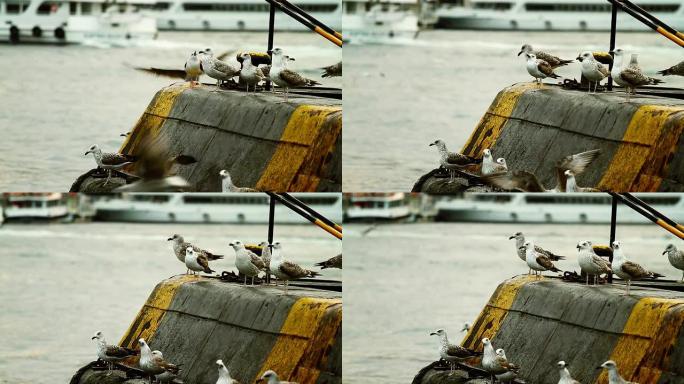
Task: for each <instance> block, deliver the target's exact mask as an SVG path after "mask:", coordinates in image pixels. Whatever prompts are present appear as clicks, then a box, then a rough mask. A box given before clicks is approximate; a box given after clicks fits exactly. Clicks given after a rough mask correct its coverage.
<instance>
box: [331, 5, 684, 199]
mask: <svg viewBox="0 0 684 384" xmlns="http://www.w3.org/2000/svg"><path fill="white" fill-rule="evenodd" d="M621 16H624V15H622V14H621ZM625 17H626V16H625ZM609 38H610V33H608V32H518V31H504V32H493V31H446V30H433V31H422V32H421V33H420V35H419V36H418V38H417V39H416V40H415V41H413V42H410V43H408V44H387V45H353V44H351V45H347V46H345V48H344V49H345V54H344V57H345V66H346V68H347V70H346V72H345V75H346V76H345V80H344V92H345V98H344V99H345V112H344V120H345V132H344V139H343V140H344V141H343V145H344V158H343V167H344V175H343V183H344V190H345V191H357V192H363V191H368V192H370V191H373V192H390V191H408V190H410V189H411V187H412V186H413V184H414V183H415V182H416V181H417V179H418V178H419V177H420V176H421V175H422V174H424V173H426V172H428V171H430V170H432V169H434V168H436V167H437V166H438V165H439V161H438V160H439V156H438V154H437V152H436V150H435V149H434V148H432V147H429V146H428V144H429V143H431V142H433V141H434V140H436V139H442V140H445V141H446V143H447V147H448V148H449V149H450V150H452V151H459V150H460V149H461V148H462V146H463V144H464V143H465V141H466V140H467V138H468V137H469V136H470V133H471V132H472V130H473V129H474V128H475V126H476V124H477V123H478V121H479V120H480V118H481V117H482V116H483V115H484V113H485V111H486V110H487V108H488V107H489V105H490V104H491V102H492V101H493V100H494V97H495V96H496V94H497V93H498V92H499V91H500V90H502V89H503V88H504V87H507V86H509V85H512V84H514V83H518V82H529V81H531V80H532V78H531V76H530V75H529V74H528V73H527V70H526V69H525V60H524V59H523V58H522V57H521V56H516V54H517V53H518V52H519V50H520V47H521V46H522V45H523V44H525V43H529V44H532V46H533V47H535V49H541V50H544V51H547V52H550V53H553V54H555V55H557V56H560V57H561V58H564V59H574V58H575V57H577V55H578V54H579V53H580V52H581V51H584V50H590V51H607V50H608V43H609ZM617 47H618V48H622V49H624V50H626V51H627V52H628V53H638V54H639V63H640V65H641V67H642V69H643V70H644V72H645V73H646V74H648V75H649V76H655V75H656V71H658V70H662V69H665V68H668V67H670V66H672V65H674V64H676V63H678V62H680V61H681V60H682V57H681V52H680V51H681V48H680V47H677V46H676V45H674V44H673V43H672V42H670V41H669V40H667V39H665V38H663V37H662V36H660V35H658V34H656V33H655V32H630V33H626V32H618V34H617ZM557 73H558V74H559V75H561V76H564V77H566V78H570V79H572V78H575V79H577V80H578V81H579V79H580V69H579V63H577V62H575V63H572V64H570V65H568V66H566V67H562V68H560V69H558V70H557ZM663 80H664V81H665V84H663V85H664V86H667V87H683V86H684V78H680V77H676V76H667V77H663ZM546 81H547V83H550V82H551V81H549V80H546ZM555 82H556V81H554V83H555ZM597 97H600V96H597ZM587 149H590V148H587ZM494 156H496V153H494Z"/></svg>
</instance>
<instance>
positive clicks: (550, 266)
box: [535, 252, 559, 272]
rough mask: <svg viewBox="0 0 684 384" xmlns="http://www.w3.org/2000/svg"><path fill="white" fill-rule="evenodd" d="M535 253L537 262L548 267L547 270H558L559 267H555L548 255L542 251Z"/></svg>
mask: <svg viewBox="0 0 684 384" xmlns="http://www.w3.org/2000/svg"><path fill="white" fill-rule="evenodd" d="M535 253H536V252H535ZM536 255H537V264H539V265H541V266H542V267H544V268H546V269H548V270H549V271H553V272H558V271H559V269H558V268H556V266H555V265H553V262H552V261H551V259H550V258H549V257H548V256H546V255H545V254H543V253H536Z"/></svg>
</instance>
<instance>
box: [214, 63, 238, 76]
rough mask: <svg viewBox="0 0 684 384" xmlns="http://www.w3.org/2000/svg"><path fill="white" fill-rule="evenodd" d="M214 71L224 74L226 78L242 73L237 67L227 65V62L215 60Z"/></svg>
mask: <svg viewBox="0 0 684 384" xmlns="http://www.w3.org/2000/svg"><path fill="white" fill-rule="evenodd" d="M214 69H215V70H217V71H219V72H221V73H223V74H224V75H226V76H231V75H232V76H235V75H237V74H238V73H240V68H238V67H235V66H233V65H231V64H230V63H226V62H225V61H221V60H214Z"/></svg>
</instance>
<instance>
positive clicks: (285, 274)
mask: <svg viewBox="0 0 684 384" xmlns="http://www.w3.org/2000/svg"><path fill="white" fill-rule="evenodd" d="M271 273H273V275H274V276H275V277H277V278H278V279H280V280H283V281H285V294H287V287H288V283H289V281H290V280H294V279H301V278H303V277H316V276H320V273H318V272H315V271H310V270H308V269H304V268H302V267H300V266H299V265H297V264H295V263H293V262H291V261H289V260H285V259H284V258H283V253H282V245H281V244H280V243H279V242H276V243H275V244H273V252H272V254H271Z"/></svg>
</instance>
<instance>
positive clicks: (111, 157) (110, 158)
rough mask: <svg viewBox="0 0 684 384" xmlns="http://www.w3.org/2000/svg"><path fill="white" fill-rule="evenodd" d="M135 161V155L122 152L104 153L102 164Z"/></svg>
mask: <svg viewBox="0 0 684 384" xmlns="http://www.w3.org/2000/svg"><path fill="white" fill-rule="evenodd" d="M134 161H135V157H134V156H129V155H123V154H121V153H103V154H102V164H104V165H120V164H125V163H132V162H134Z"/></svg>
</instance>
